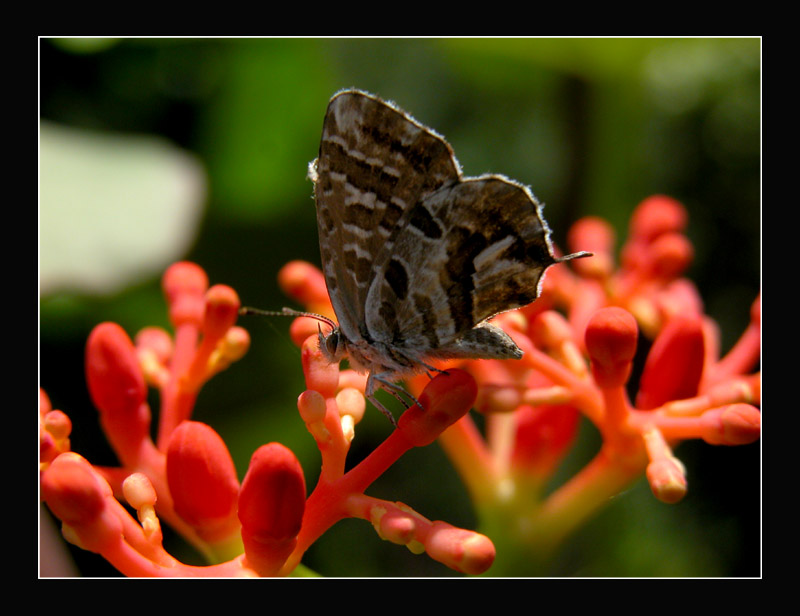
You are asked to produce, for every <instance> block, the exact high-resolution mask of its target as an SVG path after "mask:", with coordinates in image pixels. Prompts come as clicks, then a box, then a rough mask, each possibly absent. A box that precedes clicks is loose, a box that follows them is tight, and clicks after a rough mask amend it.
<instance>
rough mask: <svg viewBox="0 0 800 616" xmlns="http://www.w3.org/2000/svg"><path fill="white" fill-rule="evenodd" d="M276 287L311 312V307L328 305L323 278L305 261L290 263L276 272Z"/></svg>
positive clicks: (319, 272) (316, 269)
mask: <svg viewBox="0 0 800 616" xmlns="http://www.w3.org/2000/svg"><path fill="white" fill-rule="evenodd" d="M278 285H279V286H280V287H281V289H282V290H283V292H284V293H286V295H288V296H289V297H291V298H294V299H295V300H297V301H298V302H299V303H301V304H303V305H304V306H308V307H309V310H311V309H312V308H311V307H312V306H319V305H326V304H327V305H330V300H329V299H328V287H327V286H326V285H325V277H324V276H323V275H322V272H321V271H319V269H318V268H316V267H314V266H313V265H311V264H310V263H306V262H305V261H290V262H289V263H287V264H286V265H284V266H283V267H282V268H281V271H280V272H278Z"/></svg>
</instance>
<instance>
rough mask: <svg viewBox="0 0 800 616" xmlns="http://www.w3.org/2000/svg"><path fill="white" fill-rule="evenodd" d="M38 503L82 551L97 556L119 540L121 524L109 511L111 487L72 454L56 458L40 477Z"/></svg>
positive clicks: (111, 498)
mask: <svg viewBox="0 0 800 616" xmlns="http://www.w3.org/2000/svg"><path fill="white" fill-rule="evenodd" d="M41 493H42V499H43V500H44V501H45V502H46V503H47V506H48V507H49V508H50V511H52V512H53V514H54V515H55V516H56V517H57V518H58V519H60V520H61V521H62V522H64V524H65V528H64V531H65V536H66V537H68V539H69V540H70V541H72V542H73V543H76V544H77V545H79V546H80V547H82V548H83V549H85V550H89V551H92V552H101V551H102V550H103V549H105V548H107V547H109V546H110V545H111V544H112V543H114V542H117V541H119V540H120V539H121V537H122V522H121V521H120V519H119V518H118V517H117V516H116V515H115V514H114V513H113V512H112V511H109V507H108V504H109V503H110V502H112V501H113V502H116V501H114V495H113V493H112V491H111V486H109V485H108V482H107V481H106V480H105V479H103V478H102V477H101V476H100V475H99V474H98V473H97V471H95V470H94V469H93V468H92V465H91V464H89V462H88V461H87V460H86V459H85V458H83V457H81V456H80V455H78V454H76V453H71V452H69V453H64V454H61V455H60V456H58V457H57V458H56V459H55V460H54V461H53V463H52V464H51V465H50V466H49V468H48V469H47V470H46V471H45V472H44V473H43V475H42V482H41Z"/></svg>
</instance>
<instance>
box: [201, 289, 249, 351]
mask: <svg viewBox="0 0 800 616" xmlns="http://www.w3.org/2000/svg"><path fill="white" fill-rule="evenodd" d="M240 305H241V302H240V301H239V296H238V295H237V294H236V291H234V290H233V289H231V288H230V287H229V286H227V285H224V284H215V285H214V286H213V287H211V288H210V289H209V290H208V291H207V292H206V309H205V318H204V319H203V333H204V334H205V335H206V336H208V337H210V338H213V339H217V338H222V337H223V336H224V335H225V333H226V332H227V331H228V330H229V329H230V328H231V327H232V326H233V324H234V323H235V322H236V319H237V317H238V316H239V306H240Z"/></svg>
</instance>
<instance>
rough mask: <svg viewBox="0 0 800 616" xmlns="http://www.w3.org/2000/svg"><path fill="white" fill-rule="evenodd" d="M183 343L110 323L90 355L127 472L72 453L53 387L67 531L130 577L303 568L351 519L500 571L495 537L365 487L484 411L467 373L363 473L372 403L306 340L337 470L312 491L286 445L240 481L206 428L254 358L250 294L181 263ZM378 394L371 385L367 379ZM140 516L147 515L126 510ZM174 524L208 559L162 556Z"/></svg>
mask: <svg viewBox="0 0 800 616" xmlns="http://www.w3.org/2000/svg"><path fill="white" fill-rule="evenodd" d="M163 286H164V292H165V295H166V298H167V302H168V305H169V314H170V320H171V322H172V323H173V325H174V327H175V333H174V336H170V335H169V334H168V333H167V332H166V331H164V330H161V329H157V328H147V329H144V330H143V331H141V332H139V334H138V335H137V336H136V341H135V343H134V342H133V341H131V339H130V338H129V337H128V335H127V334H126V333H125V332H124V331H123V330H122V328H121V327H120V326H118V325H116V324H114V323H102V324H100V325H98V326H97V327H96V328H95V329H94V330H93V331H92V333H91V335H90V336H89V340H88V343H87V348H86V376H87V381H88V385H89V391H90V393H91V396H92V400H93V402H94V404H95V406H96V407H97V409H98V410H99V411H100V421H101V424H102V427H103V430H104V432H105V434H106V436H107V438H108V440H109V442H110V444H111V446H112V447H113V449H114V451H115V453H116V454H117V457H118V459H119V461H120V467H118V468H106V467H100V466H96V465H93V464H91V463H90V462H89V461H88V460H86V459H85V458H83V457H82V456H80V455H79V454H78V453H75V452H72V451H70V443H69V435H70V431H71V423H70V420H69V418H68V416H67V415H66V414H65V413H64V412H62V411H60V410H53V409H52V408H51V406H50V402H49V400H48V398H47V396H46V394H45V393H44V392H41V394H40V408H39V417H40V422H39V434H40V476H41V482H40V485H41V496H42V499H43V500H44V501H45V502H46V503H47V505H48V507H49V508H50V510H51V511H52V512H53V514H54V515H55V516H56V517H57V518H59V519H60V520H61V521H62V532H63V534H64V537H65V538H66V539H67V540H68V541H70V542H72V543H74V544H75V545H77V546H79V547H81V548H84V549H86V550H90V551H93V552H96V553H98V554H100V555H102V556H103V557H104V558H105V559H106V560H108V561H109V562H110V563H111V564H112V565H114V566H115V567H116V568H117V569H118V570H119V571H121V572H122V573H124V574H125V575H128V576H159V577H168V576H173V577H174V576H181V577H196V576H214V577H250V576H276V575H288V574H290V573H292V572H293V571H294V570H295V569H296V568H297V567H298V565H299V563H300V560H301V558H302V556H303V554H304V553H305V551H306V550H307V549H308V547H309V546H310V545H311V544H312V543H313V542H314V541H315V540H316V539H317V538H318V537H319V536H320V535H321V534H322V533H324V532H325V531H326V530H327V529H328V528H329V527H330V526H332V525H333V524H335V523H336V522H337V521H338V520H340V519H342V518H345V517H354V518H362V519H365V520H368V521H369V522H370V523H371V524H372V525H373V526H374V527H375V530H376V531H377V532H378V534H379V535H380V536H381V537H382V538H384V539H387V540H389V541H392V542H394V543H398V544H402V545H406V546H407V547H408V548H409V549H410V550H412V551H414V552H427V553H428V554H429V555H430V556H431V557H432V558H434V559H436V560H438V561H440V562H442V563H444V564H445V565H447V566H449V567H451V568H453V569H455V570H457V571H461V572H464V573H470V574H476V573H481V572H483V571H485V570H486V569H487V568H488V567H489V566H490V565H491V564H492V561H493V559H494V546H493V545H492V543H491V541H489V540H488V539H487V538H486V537H485V536H483V535H481V534H479V533H476V532H473V531H469V530H464V529H460V528H456V527H453V526H451V525H450V524H447V523H446V522H441V521H431V520H428V519H426V518H424V517H423V516H421V515H420V514H418V513H417V512H415V511H413V510H412V509H411V508H409V507H407V506H406V505H403V504H402V503H398V502H388V501H384V500H381V499H377V498H372V497H369V496H367V495H365V494H364V492H365V490H366V489H367V488H368V487H369V485H370V484H371V483H372V482H373V481H374V480H375V479H376V478H377V477H379V476H380V475H381V474H382V473H383V472H384V471H385V470H386V469H387V468H389V467H390V466H391V465H392V464H393V463H394V462H395V461H396V460H397V459H398V458H399V457H400V456H401V455H403V453H405V452H406V451H408V450H409V449H411V448H413V447H422V446H425V445H428V444H430V443H431V442H433V441H434V440H435V439H436V438H437V437H438V436H439V435H440V434H441V432H442V431H443V430H445V429H446V428H447V427H448V426H449V425H451V424H452V423H454V422H456V421H457V420H458V419H459V418H460V417H462V416H463V415H464V414H465V413H467V411H468V410H469V409H470V407H471V406H472V404H473V403H474V401H475V398H476V395H477V391H476V387H475V383H474V381H473V380H472V379H471V377H469V375H468V374H466V373H464V372H462V371H458V370H454V371H452V372H451V373H449V374H446V375H440V376H439V377H438V378H436V379H434V380H433V381H432V382H431V383H430V384H429V386H428V387H426V388H425V390H424V391H423V392H422V393H421V394H420V396H419V399H420V401H421V404H423V405H424V408H425V411H424V412H423V411H422V409H421V408H420V407H418V406H415V407H412V408H410V409H409V410H408V411H407V412H406V413H405V414H404V415H403V416H402V417H401V418H400V421H399V422H398V427H397V429H396V430H394V431H393V432H392V433H391V434H390V435H389V437H388V438H387V439H386V440H385V441H384V442H383V443H382V444H381V445H380V446H379V447H378V448H377V449H376V450H375V451H373V452H372V454H371V455H370V456H369V457H367V458H366V459H365V460H363V461H362V462H361V463H360V464H358V465H357V466H355V467H354V468H352V469H351V470H350V471H348V472H346V473H345V472H344V467H345V459H346V456H347V452H348V449H349V446H350V443H351V441H352V439H353V436H354V425H355V423H357V422H358V420H359V419H360V417H361V416H362V415H363V413H364V407H365V402H364V397H363V393H361V392H359V391H358V389H357V388H355V387H354V386H356V387H357V386H358V383H357V382H356V381H354V380H352V379H350V382H349V385H348V379H347V378H346V377H345V378H341V379H340V375H339V367H338V365H329V364H328V363H327V362H326V361H325V360H324V358H323V357H322V355H321V353H320V350H319V348H318V347H317V344H316V341H315V337H312V338H310V339H309V340H307V341H306V342H304V343H303V352H302V358H303V359H302V361H303V368H304V371H305V374H306V381H307V384H308V390H307V391H305V392H303V393H302V394H301V395H300V397H299V399H298V409H299V411H300V416H301V417H302V419H303V421H304V422H305V424H306V426H307V427H308V430H309V432H310V433H311V435H313V437H314V439H315V440H316V443H317V445H318V447H319V449H320V451H321V453H322V474H321V477H320V479H319V482H318V484H317V486H316V488H315V489H314V491H313V492H312V493H311V495H310V496H309V497H308V498H306V486H305V479H304V475H303V470H302V468H301V467H300V464H299V463H298V461H297V459H296V458H295V456H294V454H293V453H292V452H291V451H290V450H289V449H287V448H286V447H284V446H283V445H281V444H279V443H269V444H266V445H263V446H262V447H260V448H259V449H258V450H257V451H256V452H255V453H254V454H253V456H252V459H251V461H250V465H249V467H248V470H247V473H246V475H245V477H244V480H243V481H242V482H241V484H240V483H239V481H238V479H237V475H236V470H235V468H234V465H233V461H232V459H231V456H230V454H229V452H228V449H227V447H226V446H225V443H224V442H223V440H222V438H221V437H220V436H219V435H218V434H217V433H216V432H215V431H214V430H213V429H212V428H211V427H210V426H208V425H205V424H203V423H199V422H196V421H192V420H191V413H192V409H193V406H194V402H195V399H196V396H197V394H198V392H199V390H200V388H201V387H202V385H203V384H204V383H205V382H206V381H207V380H208V379H209V378H210V377H211V376H213V375H214V374H215V373H217V372H218V371H220V370H222V369H224V368H226V367H227V366H229V365H230V364H231V363H232V362H234V361H236V360H237V359H239V358H240V357H241V356H242V355H243V354H244V353H245V352H246V350H247V348H248V346H249V336H248V334H247V333H246V332H245V330H243V329H242V328H240V327H237V326H235V325H234V322H235V320H236V318H237V315H238V312H239V308H240V306H239V299H238V297H237V295H236V293H235V292H234V291H233V290H232V289H231V288H229V287H226V286H223V285H216V286H213V287H211V288H208V281H207V278H206V275H205V273H204V272H203V271H202V270H201V269H200V268H199V267H198V266H197V265H195V264H192V263H177V264H175V265H173V266H172V267H170V268H169V269H168V271H167V272H166V274H165V276H164V280H163ZM148 385H149V386H153V387H156V388H158V390H159V393H160V402H161V407H160V412H159V425H158V436H157V438H156V442H153V441H152V439H151V437H150V417H151V412H150V408H149V406H148V403H147V387H148ZM361 391H362V392H363V383H361ZM121 501H124V502H126V503H127V504H128V505H129V506H130V507H132V508H133V509H135V510H136V512H137V516H138V521H136V520H135V519H134V518H133V517H132V516H131V514H130V513H129V512H128V510H127V509H126V508H125V507H124V506H123V505H122V504H121ZM162 520H163V521H166V522H167V523H168V524H169V525H170V526H171V527H172V528H174V529H175V530H176V531H177V532H179V533H180V534H181V535H182V536H183V537H184V538H185V539H186V540H187V541H188V542H189V543H191V544H192V545H194V546H195V547H196V548H197V549H198V550H199V551H200V552H201V553H202V554H203V555H205V557H206V558H207V559H208V561H209V563H212V564H209V565H208V566H203V567H198V566H190V565H187V564H184V563H182V562H180V561H178V560H177V559H175V558H174V557H172V556H171V555H170V554H169V553H168V552H167V551H166V550H165V549H164V547H163V544H162V534H161V521H162Z"/></svg>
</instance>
